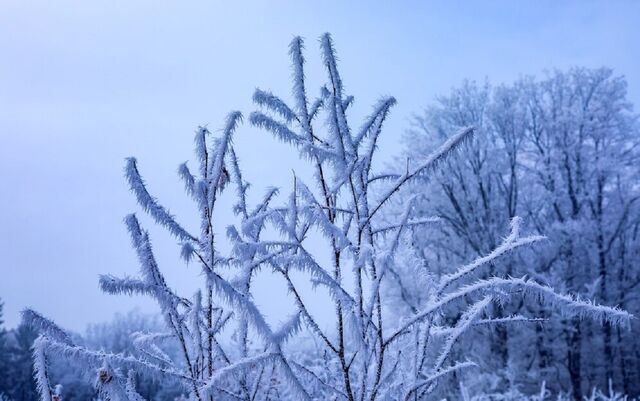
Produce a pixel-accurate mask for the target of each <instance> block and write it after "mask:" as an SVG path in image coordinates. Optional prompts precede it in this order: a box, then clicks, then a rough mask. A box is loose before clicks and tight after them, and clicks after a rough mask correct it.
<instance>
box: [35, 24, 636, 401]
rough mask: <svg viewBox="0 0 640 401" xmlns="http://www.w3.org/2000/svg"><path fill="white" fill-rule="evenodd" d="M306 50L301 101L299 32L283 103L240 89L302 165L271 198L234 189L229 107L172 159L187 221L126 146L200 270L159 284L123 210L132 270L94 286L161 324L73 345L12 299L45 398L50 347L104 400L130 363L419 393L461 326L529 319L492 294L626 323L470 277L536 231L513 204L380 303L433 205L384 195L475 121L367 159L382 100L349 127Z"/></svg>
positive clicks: (345, 99)
mask: <svg viewBox="0 0 640 401" xmlns="http://www.w3.org/2000/svg"><path fill="white" fill-rule="evenodd" d="M320 50H321V54H322V62H323V65H324V67H325V69H326V72H327V80H326V84H325V85H324V86H323V87H322V88H321V90H320V96H319V98H317V99H315V100H313V101H311V100H309V96H308V92H307V87H306V85H307V82H306V79H305V72H304V63H305V61H304V58H303V41H302V39H300V38H295V39H294V40H293V41H292V43H291V45H290V55H291V60H292V70H293V90H292V95H293V96H292V103H291V104H288V103H287V102H285V101H284V100H283V99H282V98H280V97H278V96H276V95H275V94H273V93H271V92H269V91H264V90H260V89H258V90H256V92H255V94H254V96H253V100H254V102H255V103H256V105H257V106H259V109H260V110H259V111H255V112H253V113H251V114H250V117H249V121H250V122H251V124H253V125H254V126H256V127H259V128H261V129H262V130H264V131H266V132H268V133H270V134H272V135H274V136H275V137H276V138H277V139H279V140H281V141H283V142H285V143H287V144H290V145H292V146H293V147H294V148H295V149H296V150H297V151H298V152H299V153H300V155H301V157H302V158H303V159H305V160H307V161H308V162H309V163H310V164H311V166H312V168H313V170H314V174H313V176H312V177H311V179H310V180H305V179H303V177H299V176H297V175H295V174H294V176H293V178H292V185H291V188H290V189H289V191H286V193H284V198H285V199H286V200H285V201H284V202H283V203H282V204H280V205H277V204H276V203H277V202H278V191H277V190H275V189H269V190H268V191H267V193H266V195H265V196H264V198H263V200H262V201H260V202H258V204H257V205H250V204H249V202H248V189H249V185H248V183H247V182H246V181H245V179H244V178H243V176H242V173H241V168H240V163H239V160H238V157H237V155H236V149H235V148H234V147H233V143H232V136H233V134H234V133H235V131H236V128H237V127H238V124H239V123H240V121H241V118H242V117H241V114H240V113H239V112H233V113H231V114H229V116H228V117H227V120H226V123H225V126H224V129H223V130H222V133H221V135H220V136H219V137H217V138H212V135H211V134H210V133H209V131H208V130H207V129H206V128H201V129H199V130H198V132H197V134H196V156H197V161H198V165H197V168H196V170H194V171H192V170H191V169H190V168H188V167H187V165H186V164H184V165H182V166H180V168H179V173H180V177H181V179H182V180H183V182H184V186H185V189H186V192H187V193H188V194H189V195H190V196H191V197H193V199H194V201H195V205H196V210H197V212H198V214H199V216H200V229H199V231H197V233H196V232H192V231H191V230H188V229H187V228H185V227H183V226H182V225H181V224H179V223H178V222H177V221H176V219H175V218H174V216H172V215H171V214H170V213H169V212H168V210H167V209H166V208H165V207H164V206H162V205H160V203H159V202H158V201H157V200H156V198H155V197H153V196H152V195H151V194H150V192H149V191H148V189H147V186H146V184H145V182H144V180H143V179H142V176H141V173H140V171H139V169H138V165H137V162H136V160H135V159H133V158H131V159H128V160H127V162H126V167H125V172H126V177H127V180H128V182H129V185H130V188H131V190H132V192H133V193H134V194H135V196H136V198H137V200H138V202H139V204H140V205H141V207H142V208H143V209H144V211H145V212H147V213H148V214H149V215H150V216H151V217H152V218H153V219H154V220H155V221H156V222H157V223H158V224H159V225H161V226H163V227H165V228H166V229H167V230H168V231H169V232H170V233H171V234H172V235H173V236H174V237H175V238H176V240H177V242H178V243H179V245H180V249H181V250H180V252H181V255H182V257H183V258H184V259H185V260H186V261H191V262H195V263H197V264H198V265H199V266H200V267H201V270H202V273H203V277H204V283H203V285H202V288H201V289H199V290H197V291H196V292H195V294H194V295H193V296H191V297H188V298H187V297H184V296H181V295H179V294H177V293H176V292H175V291H173V290H172V289H171V287H170V286H169V285H168V283H167V282H166V280H165V278H164V276H163V274H162V271H161V269H160V267H159V263H158V261H157V260H156V258H155V256H154V252H153V248H152V246H151V240H150V237H149V233H148V232H147V231H146V230H145V229H144V228H142V226H141V224H140V222H139V220H138V219H137V217H136V216H135V215H130V216H128V217H127V218H126V220H125V221H126V225H127V228H128V230H129V233H130V235H131V242H132V246H133V248H134V250H135V252H136V253H137V255H138V259H139V262H140V275H139V277H114V276H110V275H105V276H102V277H101V278H100V284H101V287H102V289H103V290H104V291H106V292H108V293H113V294H129V295H134V294H135V295H147V296H151V297H152V298H154V299H155V300H156V301H157V303H158V305H159V306H160V309H161V311H162V315H163V318H164V322H165V326H166V327H165V328H164V330H163V331H161V332H158V333H138V334H136V335H134V336H133V339H132V340H133V342H134V344H135V345H136V346H137V347H138V348H139V350H140V355H137V356H132V355H127V354H116V353H106V352H101V351H93V350H90V349H87V348H85V347H82V346H79V345H77V344H75V343H74V342H73V341H72V339H71V338H70V336H69V335H68V334H67V333H66V332H65V331H64V330H62V329H61V328H59V327H58V326H56V325H55V324H54V323H53V322H51V321H50V320H48V319H46V318H44V317H42V316H40V315H38V314H37V313H35V312H33V311H26V312H25V314H24V317H25V320H27V321H29V322H30V323H32V324H33V325H34V326H37V327H39V328H40V329H41V336H40V337H39V338H38V340H37V341H36V344H35V346H34V359H35V366H36V379H37V381H38V386H39V389H40V391H41V397H42V399H43V400H45V401H51V400H53V399H54V398H56V397H58V396H59V394H58V391H56V390H55V387H54V386H53V383H54V382H53V381H52V380H51V378H50V375H49V372H48V370H47V359H49V358H67V359H68V360H69V361H70V362H71V363H74V364H78V365H81V366H84V367H85V368H86V370H87V371H88V372H90V374H92V375H93V380H94V382H95V385H96V388H97V389H98V390H99V392H100V394H101V397H102V398H104V399H109V400H118V401H120V400H136V401H138V400H142V399H143V398H142V396H141V395H140V394H139V393H138V391H137V390H136V383H135V378H136V377H137V376H138V375H141V376H150V377H156V378H158V379H162V380H173V381H175V383H176V385H178V386H181V387H182V388H183V389H184V391H185V393H188V397H189V399H191V400H199V401H203V400H232V399H241V400H275V399H279V400H280V399H291V400H310V399H322V400H326V399H334V400H338V399H340V400H343V399H346V400H349V401H355V400H358V401H363V400H371V401H373V400H418V399H425V398H428V397H430V396H431V395H432V394H433V392H434V390H435V389H436V388H437V385H438V383H439V382H440V381H441V379H442V378H444V377H447V376H448V375H451V374H455V372H458V371H460V370H463V369H469V368H471V367H473V366H474V365H475V363H474V361H472V360H471V359H470V355H459V354H458V353H453V352H452V351H453V349H454V347H455V345H456V343H457V342H458V341H459V340H460V339H462V338H463V337H464V336H465V335H466V334H467V333H468V332H469V331H470V330H471V328H474V327H478V326H493V325H503V324H511V323H521V322H526V321H527V320H528V319H527V318H524V317H522V316H517V315H515V316H507V317H497V318H496V317H495V316H493V315H492V313H491V310H492V308H493V307H494V306H496V305H500V304H503V303H505V302H507V301H508V300H510V299H513V298H514V297H517V298H522V299H525V300H526V301H527V302H530V303H534V304H540V303H544V304H545V305H548V306H549V308H555V310H557V311H558V312H559V313H561V314H562V315H563V316H567V317H569V316H577V317H587V318H589V319H594V320H596V321H600V322H607V323H609V324H611V325H612V327H618V326H621V325H626V324H628V320H629V317H630V316H629V314H628V313H627V312H624V311H622V310H620V309H616V308H611V307H606V306H600V305H596V304H594V303H592V302H590V301H583V300H581V299H578V298H576V297H573V296H569V295H562V294H559V293H556V292H555V291H554V290H552V289H551V288H550V287H547V286H544V285H540V284H538V283H536V282H535V281H533V280H530V279H527V278H524V277H522V278H512V277H509V276H501V275H497V274H496V275H492V276H490V277H487V278H484V279H483V278H479V276H478V274H479V273H480V272H482V271H483V270H484V269H486V268H487V267H489V266H490V265H491V264H492V263H494V262H495V261H496V260H498V259H500V258H501V257H502V256H504V255H505V254H508V253H510V252H513V251H515V250H516V249H518V248H521V247H523V246H528V245H530V244H533V243H536V242H539V241H541V240H542V239H543V237H542V236H539V235H534V236H527V235H524V234H523V233H522V232H521V221H520V219H518V218H517V217H515V216H514V217H513V219H511V220H510V221H509V222H508V223H507V224H508V225H509V227H510V232H509V234H508V235H507V236H506V237H505V238H503V239H502V240H500V241H498V242H497V243H496V244H495V246H494V247H493V248H491V249H488V250H487V251H486V252H483V254H482V255H479V256H478V257H476V258H472V259H470V260H466V261H465V263H463V264H462V265H461V266H459V267H457V268H455V269H451V271H450V273H449V274H446V275H442V276H440V277H437V276H436V275H433V274H430V272H429V271H422V272H421V277H416V280H418V279H419V280H420V282H421V283H422V285H423V286H422V293H423V302H422V303H421V304H420V305H417V307H416V308H415V310H413V311H412V312H411V313H410V314H407V315H406V316H404V318H402V319H397V318H393V316H391V315H393V314H394V311H393V310H390V309H388V308H386V306H387V303H386V300H385V297H384V291H382V288H383V287H384V286H385V285H387V284H388V283H389V284H390V285H393V284H394V283H396V278H397V274H398V272H399V271H400V269H399V267H400V266H402V265H403V264H405V263H417V262H418V258H417V257H416V256H415V255H414V249H413V248H412V247H411V246H410V244H409V243H408V234H409V233H410V232H416V231H421V230H424V229H425V227H428V226H429V225H432V224H436V220H437V219H435V218H432V217H420V218H418V217H416V215H415V210H414V204H415V201H416V199H415V198H413V199H408V200H406V201H405V202H404V205H403V206H404V207H403V209H402V211H401V212H399V213H397V214H396V215H397V219H395V220H393V221H390V219H389V215H390V214H388V213H385V210H387V209H388V208H389V206H390V205H393V202H394V199H395V198H397V196H398V194H399V193H400V192H401V191H402V189H403V188H404V187H405V186H407V185H408V184H410V183H411V182H413V181H415V180H416V179H418V178H426V177H429V176H431V175H432V174H434V172H435V171H437V170H438V169H442V168H446V163H445V162H446V160H447V159H448V158H450V157H451V155H452V154H454V153H455V152H456V151H458V149H459V148H460V147H461V146H462V145H463V144H464V143H465V142H467V141H469V140H470V139H471V138H472V136H473V134H474V129H473V128H471V127H464V128H461V129H460V130H459V131H458V132H457V133H454V134H453V135H451V136H450V137H449V138H448V139H447V140H446V141H444V142H443V143H441V144H439V145H438V146H436V147H435V148H434V149H432V151H431V152H430V153H429V154H427V155H424V157H421V158H420V159H419V160H415V161H412V162H409V163H407V164H406V165H405V166H403V168H402V169H401V171H394V172H384V173H380V172H378V171H376V169H375V168H374V167H375V162H376V158H375V156H376V154H377V144H378V139H379V136H380V135H381V133H382V129H383V125H384V123H385V121H386V119H387V117H388V115H389V112H390V109H391V108H392V107H393V105H394V104H395V99H393V98H382V99H380V100H379V101H378V102H377V103H376V105H375V106H374V107H373V110H372V112H371V114H370V115H369V116H368V117H366V118H365V119H364V121H363V123H362V124H361V125H360V127H359V128H354V127H353V126H352V125H351V124H350V122H349V116H348V109H349V107H350V105H351V104H352V102H353V97H351V96H347V94H346V93H345V90H344V85H343V82H342V78H341V76H340V74H339V72H338V67H337V61H336V54H335V50H334V46H333V42H332V39H331V37H330V36H329V35H328V34H327V35H324V36H323V37H322V38H321V39H320ZM228 188H234V190H235V192H236V198H237V202H236V204H235V206H234V208H233V212H234V213H235V214H236V216H237V222H236V224H234V225H232V226H230V227H228V229H227V230H226V237H227V240H228V241H229V243H230V245H231V252H230V254H222V252H221V251H220V249H219V248H218V247H217V244H218V241H219V240H220V239H219V236H218V234H217V233H216V231H215V224H214V223H215V216H216V215H217V213H220V211H218V210H217V209H216V206H219V205H220V204H219V202H218V200H219V197H220V196H221V194H222V192H223V191H225V190H226V189H228ZM507 228H508V227H505V229H507ZM260 270H263V271H267V272H270V273H271V274H273V275H275V276H277V277H280V279H281V280H282V281H283V282H284V283H285V285H286V287H287V289H288V293H289V299H290V300H291V303H292V305H293V307H294V308H295V311H296V312H295V313H294V314H293V315H292V316H291V317H290V318H289V319H288V320H287V321H286V322H285V323H284V324H282V325H280V326H277V327H273V326H272V325H271V324H269V323H268V322H267V320H266V319H265V316H264V314H263V313H262V312H261V308H260V305H259V304H256V303H255V302H254V299H253V297H252V293H253V280H254V279H255V277H256V274H257V272H258V271H260ZM301 277H302V278H304V279H305V280H308V282H310V283H311V284H312V285H313V286H315V287H319V288H322V289H323V290H324V291H325V292H326V294H328V295H327V298H326V299H325V300H324V301H322V302H323V303H322V305H320V307H322V308H324V309H325V310H332V311H333V312H334V319H333V325H334V326H333V328H332V329H325V328H323V327H321V325H320V324H319V323H318V321H317V319H316V317H314V315H313V313H312V308H311V305H310V304H309V299H308V296H307V294H305V293H304V292H303V291H302V288H303V287H302V286H301V285H300V278H301ZM315 306H318V305H315ZM451 310H455V311H457V312H458V316H457V318H456V319H455V320H447V319H443V316H444V315H445V312H446V311H451ZM227 326H228V329H229V330H232V331H233V332H234V335H233V341H226V340H225V338H224V336H223V332H224V328H225V327H227ZM301 332H304V334H307V335H309V336H310V337H311V338H313V339H314V340H315V341H316V344H317V346H316V347H315V348H312V349H308V350H307V351H306V352H305V353H302V354H301V353H299V352H294V351H293V350H292V349H291V348H290V347H289V342H290V341H291V340H292V338H293V337H294V336H296V335H299V333H300V334H302V333H301ZM166 342H173V343H175V344H177V345H178V348H179V350H180V352H179V355H178V356H177V357H175V358H172V357H170V356H169V355H167V353H166V352H164V351H163V344H165V343H166Z"/></svg>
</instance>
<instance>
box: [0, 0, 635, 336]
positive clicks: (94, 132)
mask: <svg viewBox="0 0 640 401" xmlns="http://www.w3.org/2000/svg"><path fill="white" fill-rule="evenodd" d="M638 20H640V2H633V1H628V2H625V1H599V2H596V1H574V2H572V1H562V2H559V1H476V2H464V3H463V2H455V1H454V2H444V1H443V2H438V3H435V2H425V1H415V2H412V1H405V2H400V1H397V2H393V1H384V2H383V1H380V2H373V1H370V2H364V1H362V2H361V1H316V2H310V1H309V2H307V1H291V2H284V1H271V2H267V1H256V2H242V1H234V2H231V1H228V2H221V1H211V0H209V1H180V2H179V1H158V0H154V1H151V0H149V1H143V0H130V1H114V0H104V1H103V0H95V1H84V0H78V1H67V0H65V1H55V2H53V1H49V0H43V1H32V0H0V188H1V192H0V298H2V300H3V301H4V303H5V320H6V321H7V325H8V326H9V327H13V326H15V325H16V324H17V322H18V319H19V318H18V311H19V310H21V309H22V308H24V307H26V306H31V307H33V308H36V309H37V310H39V311H41V312H42V313H44V314H46V315H48V316H50V317H52V318H54V319H55V320H56V321H58V322H59V323H61V324H62V325H63V326H66V327H68V328H71V329H74V330H81V329H82V328H83V327H84V326H85V325H86V324H87V323H89V322H98V321H104V320H107V319H110V318H111V316H112V315H113V313H114V312H117V311H126V310H128V309H130V308H132V307H134V306H137V307H138V308H140V309H141V310H143V311H153V310H154V309H153V307H152V305H151V304H150V303H148V302H146V301H143V300H140V299H137V298H122V297H111V296H107V295H103V294H101V293H100V291H99V289H98V286H97V275H98V274H100V273H113V274H117V275H123V274H135V271H136V269H137V266H136V261H135V257H134V254H133V252H132V251H131V250H130V247H129V243H128V238H127V235H126V231H125V229H124V225H123V224H122V218H123V217H124V216H125V215H126V214H127V213H130V212H134V211H139V210H138V208H137V207H136V204H135V202H134V200H133V199H132V196H131V195H130V194H129V193H128V191H127V187H126V185H125V182H124V180H123V178H122V167H123V165H124V162H123V160H124V158H125V157H127V156H130V155H134V156H136V157H137V158H138V160H139V163H140V168H141V171H142V173H143V174H144V176H145V178H146V180H147V182H148V184H149V186H150V189H151V190H152V191H153V192H154V194H155V195H157V196H158V197H159V198H160V199H162V200H163V202H164V204H165V205H167V206H168V207H169V208H170V209H171V210H172V212H174V213H175V214H177V215H178V216H179V218H180V219H181V220H182V221H183V222H185V225H186V226H188V227H192V228H196V227H197V220H196V217H197V216H196V215H195V213H193V209H191V208H190V207H191V203H190V200H189V199H187V197H186V196H184V195H183V193H182V189H181V185H180V183H179V182H178V181H177V175H176V167H177V165H178V164H179V163H181V162H183V161H185V160H188V159H190V157H191V153H192V147H193V143H192V138H193V131H194V129H195V128H196V127H197V126H198V125H199V124H208V126H209V127H210V128H211V129H212V130H216V129H218V128H220V127H221V126H222V121H223V118H224V116H225V114H226V113H227V112H229V111H230V110H234V109H237V110H240V111H242V112H243V113H245V114H248V113H249V112H250V111H252V105H251V101H250V99H251V94H252V92H253V90H254V88H255V87H261V88H264V89H271V90H273V91H274V92H276V93H279V94H281V95H282V96H284V97H288V94H289V93H290V89H289V81H288V79H289V76H290V71H289V65H288V57H287V46H288V43H289V42H290V40H291V39H292V38H293V36H294V35H301V36H303V37H305V38H306V40H307V42H306V43H307V56H308V60H309V63H308V65H309V70H308V75H309V78H310V82H311V83H312V84H313V83H318V82H320V79H321V78H323V75H322V74H323V72H322V70H321V69H320V68H318V61H319V57H318V46H317V38H318V36H319V35H321V34H322V33H323V32H327V31H328V32H331V33H332V34H333V36H334V39H335V41H336V45H337V50H338V53H339V56H340V66H341V70H342V75H343V78H344V80H345V83H346V86H347V89H348V91H349V93H350V94H353V95H355V96H356V102H357V103H356V105H355V107H354V109H353V113H352V115H353V118H354V121H357V119H358V117H361V116H363V115H365V114H366V113H367V112H368V110H369V106H370V105H371V104H372V103H373V102H375V101H376V100H377V99H378V97H380V96H381V95H388V94H391V95H394V96H395V97H396V98H397V99H398V101H399V105H398V106H397V107H396V109H395V110H394V113H393V115H392V117H391V120H390V122H389V125H388V126H387V127H388V129H387V133H386V137H385V139H384V140H383V142H382V144H381V147H382V149H383V152H384V158H386V159H387V160H389V159H391V157H392V156H393V155H394V154H397V153H398V152H399V151H400V150H401V149H402V144H401V143H400V142H399V139H400V137H401V134H402V132H403V130H404V129H405V128H406V127H407V122H408V119H409V118H410V116H411V114H412V113H415V112H418V111H419V110H420V109H421V108H422V107H424V106H425V105H428V104H429V103H430V102H432V101H433V99H434V97H435V96H437V95H438V94H443V93H446V92H447V91H448V90H449V89H450V88H451V87H453V86H456V85H458V84H459V83H460V82H461V81H462V80H463V79H465V78H469V79H476V80H480V81H482V80H484V79H485V78H488V79H489V80H490V81H492V82H496V83H499V82H510V81H513V80H515V79H517V78H518V77H519V76H522V75H527V74H537V75H540V74H542V73H543V71H544V70H545V69H553V68H560V69H564V68H568V67H570V66H586V67H600V66H609V67H612V68H613V69H614V70H615V72H616V74H619V75H625V76H626V77H627V79H628V82H629V98H630V99H631V100H632V101H633V102H634V103H635V104H636V105H637V104H640V41H639V40H638V38H640V28H638ZM312 88H313V86H312ZM310 92H311V93H314V90H313V89H310ZM356 124H357V123H356ZM235 143H236V145H237V149H238V153H239V155H240V157H241V158H242V159H243V162H244V169H245V175H246V178H247V179H249V180H250V181H252V182H253V187H254V190H255V191H257V193H260V192H262V190H263V189H264V188H265V187H267V186H271V185H276V186H283V187H286V186H288V185H289V181H290V179H291V169H292V168H293V169H296V171H302V173H304V166H303V165H302V164H301V163H300V162H299V161H298V160H297V159H296V157H295V156H294V155H291V153H289V152H287V148H286V147H284V146H283V145H280V144H277V143H275V141H274V140H272V139H271V138H269V137H268V136H267V135H265V134H264V133H263V132H259V131H257V130H255V129H252V128H250V127H249V126H248V125H244V126H243V127H242V128H241V129H240V130H239V132H238V135H237V137H236V139H235ZM225 202H227V204H228V203H229V201H228V200H226V201H225ZM230 221H231V219H230V217H229V216H228V215H225V214H224V213H221V215H220V216H219V220H218V225H217V229H218V230H219V231H220V232H223V230H224V227H225V226H226V225H227V224H229V222H230ZM143 222H144V223H146V225H147V226H150V224H149V223H150V221H149V219H143ZM194 231H195V230H194ZM151 233H152V235H153V238H154V241H155V248H156V250H157V253H158V259H160V261H161V263H162V266H163V267H164V269H165V270H166V271H167V277H168V279H169V281H170V282H171V284H172V285H173V286H174V287H175V288H177V289H178V290H181V291H184V293H185V295H190V294H191V293H192V292H193V291H194V288H195V287H193V285H194V283H196V282H197V280H198V278H199V274H198V273H199V272H198V269H197V267H196V266H189V267H185V266H183V265H182V264H181V263H180V262H179V260H178V257H177V249H176V247H175V246H174V241H173V240H172V239H171V238H169V237H168V236H167V235H166V234H165V233H163V232H162V231H160V230H156V229H151ZM260 286H261V287H260V291H259V292H258V294H257V298H258V299H257V301H258V302H259V303H260V304H262V305H263V306H264V307H265V310H266V311H267V314H268V315H269V317H270V318H277V316H278V315H279V313H281V310H282V309H283V307H282V300H281V299H279V298H278V297H274V296H273V295H272V292H273V291H274V286H277V284H276V283H272V282H271V281H269V280H268V279H265V280H264V282H263V283H261V284H260Z"/></svg>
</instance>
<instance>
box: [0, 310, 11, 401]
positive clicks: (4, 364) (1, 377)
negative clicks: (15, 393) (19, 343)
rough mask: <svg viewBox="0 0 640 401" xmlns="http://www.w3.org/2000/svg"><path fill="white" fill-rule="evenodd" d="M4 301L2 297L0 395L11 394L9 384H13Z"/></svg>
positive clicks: (0, 319) (0, 313)
mask: <svg viewBox="0 0 640 401" xmlns="http://www.w3.org/2000/svg"><path fill="white" fill-rule="evenodd" d="M3 308H4V302H2V299H0V372H3V373H0V395H1V394H5V395H8V394H9V385H10V384H11V378H10V377H9V367H10V366H11V363H10V361H9V344H8V339H7V330H6V329H5V328H4V319H3Z"/></svg>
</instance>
